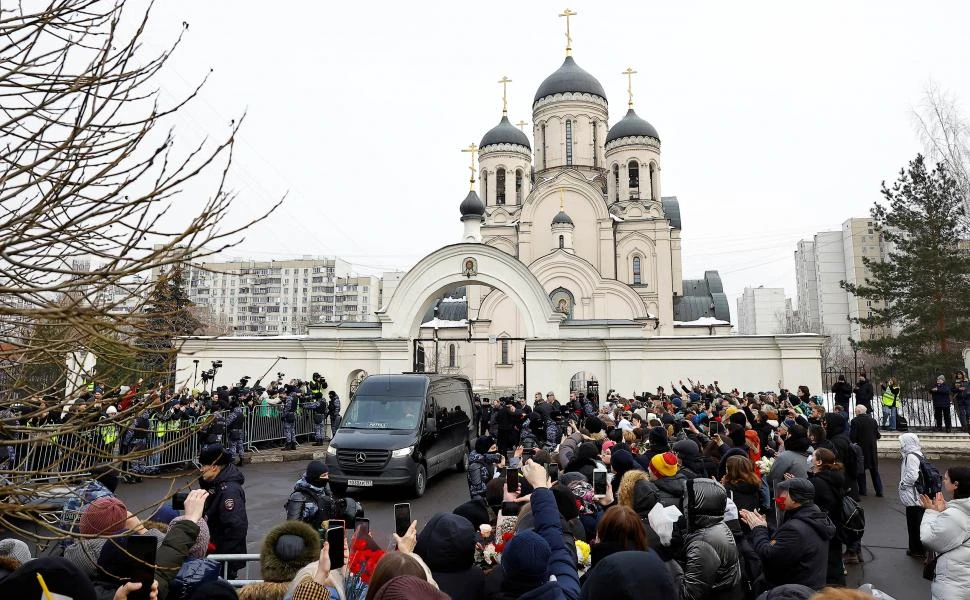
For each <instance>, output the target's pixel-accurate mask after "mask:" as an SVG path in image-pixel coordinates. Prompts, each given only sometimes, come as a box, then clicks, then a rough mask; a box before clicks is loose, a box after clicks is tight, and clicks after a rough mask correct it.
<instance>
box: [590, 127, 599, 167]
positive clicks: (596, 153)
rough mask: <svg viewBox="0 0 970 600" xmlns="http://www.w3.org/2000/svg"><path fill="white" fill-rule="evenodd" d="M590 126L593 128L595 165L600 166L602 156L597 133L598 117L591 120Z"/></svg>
mask: <svg viewBox="0 0 970 600" xmlns="http://www.w3.org/2000/svg"><path fill="white" fill-rule="evenodd" d="M589 126H590V127H592V128H593V166H594V167H598V166H600V164H599V158H600V153H599V149H600V144H599V140H598V137H599V136H597V135H596V119H593V120H592V121H590V122H589Z"/></svg>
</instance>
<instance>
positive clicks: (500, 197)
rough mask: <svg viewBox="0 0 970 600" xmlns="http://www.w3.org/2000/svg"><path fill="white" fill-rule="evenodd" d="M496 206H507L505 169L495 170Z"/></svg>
mask: <svg viewBox="0 0 970 600" xmlns="http://www.w3.org/2000/svg"><path fill="white" fill-rule="evenodd" d="M495 204H505V169H504V168H502V167H499V168H498V169H496V170H495Z"/></svg>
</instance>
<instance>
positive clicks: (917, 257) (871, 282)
mask: <svg viewBox="0 0 970 600" xmlns="http://www.w3.org/2000/svg"><path fill="white" fill-rule="evenodd" d="M882 195H883V198H884V202H877V203H876V204H875V206H874V207H873V208H872V211H871V214H872V219H873V224H874V227H875V229H876V231H877V232H878V233H879V234H880V236H881V238H882V240H883V242H884V243H886V244H888V245H889V248H890V252H889V256H888V258H887V260H885V262H879V261H873V260H870V259H867V258H864V259H863V263H864V264H865V266H866V267H867V269H868V270H869V273H870V276H869V277H867V278H866V280H865V283H864V284H862V285H853V284H850V283H847V282H845V281H843V282H841V285H842V287H843V288H844V289H846V290H847V291H848V292H850V293H851V294H854V295H855V296H858V297H860V298H864V299H868V300H873V301H874V302H873V308H872V316H871V317H870V316H866V317H860V318H857V319H853V321H854V322H856V323H859V324H861V325H862V327H863V328H864V329H866V330H868V331H870V332H872V333H873V335H872V336H869V337H870V338H871V339H866V340H860V341H857V342H856V343H857V345H858V348H859V349H860V350H863V351H865V352H869V353H870V354H873V355H875V356H879V357H884V358H885V359H886V360H887V362H888V364H887V367H888V368H889V369H890V370H891V371H893V372H894V373H896V374H899V375H903V376H904V377H905V376H909V377H927V376H928V375H930V374H936V373H945V372H948V369H950V368H953V367H957V366H958V365H959V364H960V362H961V358H960V353H961V350H962V349H963V348H965V347H966V346H967V344H968V342H970V247H968V244H970V241H968V240H970V235H968V234H970V232H968V230H967V224H966V223H967V222H966V219H965V202H966V199H965V198H964V197H963V194H962V193H961V191H960V187H959V185H958V184H957V181H956V180H955V179H954V178H953V177H952V176H951V175H950V173H949V172H948V171H947V168H946V167H945V166H944V165H943V164H942V163H941V164H938V165H937V166H936V168H934V169H933V170H932V171H929V170H927V167H926V164H925V161H924V158H923V156H922V155H918V156H917V157H916V159H914V160H913V161H911V162H910V163H909V166H908V168H906V169H903V170H901V171H900V174H899V179H897V181H896V182H895V183H894V184H893V185H892V187H887V185H886V183H885V182H883V184H882Z"/></svg>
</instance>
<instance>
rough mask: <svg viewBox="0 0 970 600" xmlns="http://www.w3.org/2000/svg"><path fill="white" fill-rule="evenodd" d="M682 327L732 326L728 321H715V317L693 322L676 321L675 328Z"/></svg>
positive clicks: (702, 318)
mask: <svg viewBox="0 0 970 600" xmlns="http://www.w3.org/2000/svg"><path fill="white" fill-rule="evenodd" d="M678 325H679V326H681V327H698V326H704V327H707V326H710V325H730V323H728V322H727V321H722V320H720V319H715V318H714V317H701V318H700V319H694V320H693V321H674V326H675V327H676V326H678Z"/></svg>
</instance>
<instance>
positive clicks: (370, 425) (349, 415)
mask: <svg viewBox="0 0 970 600" xmlns="http://www.w3.org/2000/svg"><path fill="white" fill-rule="evenodd" d="M423 407H424V397H423V396H417V397H403V398H402V397H400V396H397V397H391V396H362V395H358V396H356V397H354V399H353V401H352V402H351V403H350V406H349V407H347V412H346V413H345V414H344V418H343V420H342V421H341V422H340V427H341V428H344V427H346V428H347V429H406V430H409V431H413V430H415V429H417V428H418V423H419V421H420V419H421V411H422V409H423Z"/></svg>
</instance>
